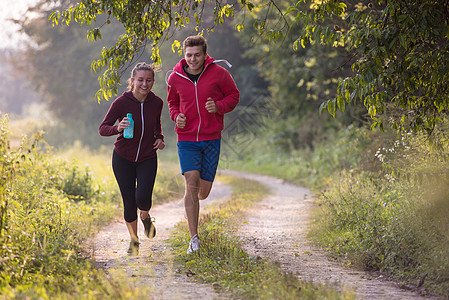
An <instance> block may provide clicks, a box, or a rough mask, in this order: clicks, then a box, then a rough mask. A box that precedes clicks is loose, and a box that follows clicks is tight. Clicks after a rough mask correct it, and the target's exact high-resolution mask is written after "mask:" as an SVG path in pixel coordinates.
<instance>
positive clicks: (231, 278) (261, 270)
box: [171, 177, 353, 299]
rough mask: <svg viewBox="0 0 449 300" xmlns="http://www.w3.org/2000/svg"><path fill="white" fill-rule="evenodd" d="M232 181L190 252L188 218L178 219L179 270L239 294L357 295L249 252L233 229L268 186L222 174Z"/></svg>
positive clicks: (203, 221) (290, 296) (269, 296)
mask: <svg viewBox="0 0 449 300" xmlns="http://www.w3.org/2000/svg"><path fill="white" fill-rule="evenodd" d="M219 180H220V181H221V182H224V183H227V184H230V185H231V187H232V189H233V195H232V197H231V198H230V199H228V200H226V201H225V202H223V203H221V204H219V205H218V206H217V207H215V208H214V209H212V210H211V211H210V212H209V213H207V214H203V215H201V217H200V232H201V250H200V253H199V255H198V254H194V255H187V254H186V247H187V245H188V242H189V234H188V230H187V224H186V222H183V223H180V224H179V225H178V227H177V230H176V231H175V233H174V234H173V237H172V238H171V244H172V246H173V247H174V249H175V250H174V252H175V254H176V257H177V263H178V264H179V265H180V268H181V272H185V273H188V274H195V275H194V276H193V277H194V278H195V279H196V280H198V281H201V282H208V283H210V284H213V286H214V288H215V289H216V290H217V291H219V292H226V293H229V294H231V295H232V297H233V298H238V299H353V298H352V297H353V296H352V295H351V294H349V293H347V294H340V293H338V292H337V291H336V290H335V289H333V288H332V287H330V286H325V285H312V284H309V283H307V282H302V281H299V280H298V279H297V278H296V277H295V276H294V275H292V274H287V273H285V272H283V271H282V270H281V268H280V266H279V265H278V264H276V263H273V262H270V261H268V260H266V259H263V258H261V257H254V256H250V255H249V254H247V253H246V252H245V251H244V250H243V249H242V246H241V244H240V242H239V239H238V237H237V236H235V231H236V230H237V229H238V227H239V225H240V224H241V221H240V220H241V219H242V218H243V217H244V216H245V214H246V213H247V212H248V210H249V209H250V208H251V207H252V205H253V204H254V203H255V202H256V201H258V200H260V199H261V197H263V196H264V195H265V194H266V193H267V190H266V189H265V187H263V186H261V185H260V184H258V183H256V182H253V181H249V180H242V179H241V178H232V177H220V179H219Z"/></svg>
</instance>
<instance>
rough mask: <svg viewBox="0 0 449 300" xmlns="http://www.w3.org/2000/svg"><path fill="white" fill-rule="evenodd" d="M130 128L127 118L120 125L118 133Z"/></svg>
mask: <svg viewBox="0 0 449 300" xmlns="http://www.w3.org/2000/svg"><path fill="white" fill-rule="evenodd" d="M128 127H129V121H128V118H127V117H124V118H123V119H122V120H121V121H120V123H118V127H117V131H118V132H122V131H123V130H125V128H128Z"/></svg>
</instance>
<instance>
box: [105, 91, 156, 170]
mask: <svg viewBox="0 0 449 300" xmlns="http://www.w3.org/2000/svg"><path fill="white" fill-rule="evenodd" d="M163 104H164V102H163V101H162V99H161V98H159V97H158V96H156V95H155V94H154V93H153V92H150V93H149V94H148V96H147V98H146V99H145V101H144V102H140V101H139V100H137V99H136V98H135V97H134V96H133V93H132V92H131V91H127V92H124V93H123V94H122V95H121V96H120V97H118V98H117V99H115V100H114V102H112V104H111V106H110V107H109V111H108V112H107V114H106V116H105V117H104V120H103V122H102V123H101V125H100V128H99V132H100V135H102V136H111V135H116V134H118V137H117V139H116V140H115V143H114V149H115V151H116V152H117V154H118V155H120V156H121V157H123V158H125V159H127V160H129V161H132V162H141V161H144V160H146V159H149V158H153V157H156V150H155V149H153V147H154V146H153V144H154V142H155V141H156V139H162V140H163V139H164V136H163V135H162V126H161V112H162V106H163ZM127 113H132V118H133V120H134V136H133V138H132V139H125V138H124V137H123V132H118V130H117V128H118V125H115V123H116V121H117V120H118V121H119V122H120V121H121V120H122V119H123V118H124V117H126V114H127Z"/></svg>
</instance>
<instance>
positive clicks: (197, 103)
mask: <svg viewBox="0 0 449 300" xmlns="http://www.w3.org/2000/svg"><path fill="white" fill-rule="evenodd" d="M199 80H200V78H199V77H198V80H197V81H196V82H194V83H193V84H194V85H195V99H196V108H197V110H198V117H199V119H200V121H199V123H198V130H197V131H196V141H197V142H198V141H199V139H200V127H201V114H200V104H199V100H198V89H197V83H198V81H199Z"/></svg>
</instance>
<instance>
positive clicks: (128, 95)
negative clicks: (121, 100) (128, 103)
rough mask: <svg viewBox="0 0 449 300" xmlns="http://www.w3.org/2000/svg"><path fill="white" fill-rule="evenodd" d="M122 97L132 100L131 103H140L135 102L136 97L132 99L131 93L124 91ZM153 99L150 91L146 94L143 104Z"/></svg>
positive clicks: (153, 95)
mask: <svg viewBox="0 0 449 300" xmlns="http://www.w3.org/2000/svg"><path fill="white" fill-rule="evenodd" d="M123 97H125V98H128V99H130V100H132V101H134V102H138V103H140V101H139V100H137V99H136V97H134V95H133V92H132V91H126V92H124V93H123ZM154 97H155V94H154V93H153V92H152V91H150V92H149V93H148V95H147V97H146V98H145V101H144V102H148V101H150V100H151V99H153V98H154Z"/></svg>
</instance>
